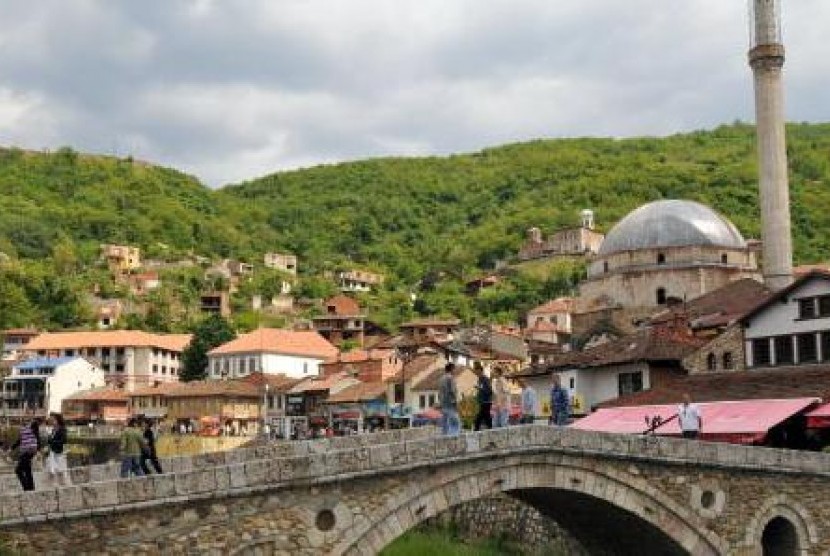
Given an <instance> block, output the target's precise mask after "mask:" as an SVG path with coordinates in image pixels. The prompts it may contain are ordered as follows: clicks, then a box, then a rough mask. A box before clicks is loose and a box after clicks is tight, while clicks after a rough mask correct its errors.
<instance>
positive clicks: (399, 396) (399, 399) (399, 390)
mask: <svg viewBox="0 0 830 556" xmlns="http://www.w3.org/2000/svg"><path fill="white" fill-rule="evenodd" d="M393 390H394V391H393V396H394V398H395V403H403V384H396V385H395V387H394V388H393Z"/></svg>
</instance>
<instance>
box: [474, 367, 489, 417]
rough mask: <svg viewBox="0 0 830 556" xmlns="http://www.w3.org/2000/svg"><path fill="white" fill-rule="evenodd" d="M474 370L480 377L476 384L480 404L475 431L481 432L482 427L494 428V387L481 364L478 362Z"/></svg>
mask: <svg viewBox="0 0 830 556" xmlns="http://www.w3.org/2000/svg"><path fill="white" fill-rule="evenodd" d="M473 369H474V370H475V372H476V374H477V375H478V383H477V384H476V401H477V402H478V415H476V422H475V430H477V431H480V430H481V425H482V424H484V425H487V428H488V429H492V428H493V415H492V414H491V409H492V406H493V387H492V385H491V384H490V378H489V377H488V376H487V375H485V374H484V368H483V367H482V366H481V363H479V362H478V361H476V363H475V365H473Z"/></svg>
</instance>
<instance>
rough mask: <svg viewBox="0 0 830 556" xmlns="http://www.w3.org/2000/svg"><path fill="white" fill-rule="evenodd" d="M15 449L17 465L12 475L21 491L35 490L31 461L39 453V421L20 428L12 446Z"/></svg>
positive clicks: (33, 420)
mask: <svg viewBox="0 0 830 556" xmlns="http://www.w3.org/2000/svg"><path fill="white" fill-rule="evenodd" d="M14 449H17V465H16V466H15V468H14V474H15V475H17V479H18V480H19V481H20V486H21V487H22V488H23V490H35V476H34V475H33V474H32V460H33V459H34V457H35V456H36V455H37V453H38V451H40V421H39V420H38V419H37V418H35V419H32V421H31V422H30V423H29V424H28V425H24V426H22V427H20V434H19V435H18V437H17V440H16V441H15V442H14V444H12V450H14Z"/></svg>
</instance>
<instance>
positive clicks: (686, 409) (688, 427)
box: [677, 394, 703, 440]
mask: <svg viewBox="0 0 830 556" xmlns="http://www.w3.org/2000/svg"><path fill="white" fill-rule="evenodd" d="M677 420H678V421H679V422H680V430H681V431H682V433H683V438H688V439H691V440H695V439H696V438H697V437H698V436H699V435H700V429H701V428H702V427H703V417H702V416H701V414H700V408H699V407H698V406H697V405H695V404H693V403H692V398H691V397H690V396H689V394H683V404H682V405H681V406H680V407H678V408H677Z"/></svg>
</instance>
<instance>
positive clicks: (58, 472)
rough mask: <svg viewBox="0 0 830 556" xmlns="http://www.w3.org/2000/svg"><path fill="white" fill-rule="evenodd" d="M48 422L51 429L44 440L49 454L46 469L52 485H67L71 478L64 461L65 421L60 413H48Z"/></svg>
mask: <svg viewBox="0 0 830 556" xmlns="http://www.w3.org/2000/svg"><path fill="white" fill-rule="evenodd" d="M49 424H50V425H51V427H52V431H51V432H50V433H49V437H48V439H47V440H46V445H47V446H48V447H49V456H48V457H47V459H46V470H47V472H48V473H49V479H50V481H51V483H52V484H53V485H56V486H57V485H60V484H61V483H63V486H69V485H71V484H72V479H71V478H70V476H69V465H68V464H67V461H66V449H65V448H66V436H67V435H66V422H65V421H64V419H63V415H61V414H60V413H50V414H49Z"/></svg>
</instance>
